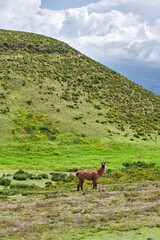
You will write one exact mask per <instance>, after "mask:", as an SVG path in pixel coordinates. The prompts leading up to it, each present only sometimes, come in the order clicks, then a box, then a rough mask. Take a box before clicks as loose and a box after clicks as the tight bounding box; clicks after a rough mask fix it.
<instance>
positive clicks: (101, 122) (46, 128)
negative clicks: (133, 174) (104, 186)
mask: <svg viewBox="0 0 160 240" xmlns="http://www.w3.org/2000/svg"><path fill="white" fill-rule="evenodd" d="M0 132H1V149H0V152H1V160H2V165H3V164H5V165H10V164H11V162H12V164H11V165H13V159H14V162H16V159H19V160H18V161H19V162H20V163H19V165H20V164H22V162H23V163H24V159H23V158H24V156H25V154H27V155H28V154H29V153H30V154H31V158H33V156H34V153H35V155H36V156H35V158H34V160H35V159H36V158H37V159H38V157H39V155H40V153H43V154H46V155H45V156H47V157H48V156H50V157H51V156H52V155H54V156H56V157H57V156H58V157H60V156H61V157H62V156H63V157H64V158H65V157H66V156H70V155H74V153H75V155H76V156H77V154H78V153H79V152H81V153H82V152H83V154H82V155H85V154H86V152H87V151H89V152H90V159H93V155H94V154H95V152H96V154H97V151H98V154H99V152H100V151H101V149H103V150H104V149H105V153H104V156H106V154H107V153H108V149H109V154H110V151H111V152H114V151H118V152H121V153H124V152H126V153H127V152H128V149H131V152H132V150H133V152H134V150H135V149H137V148H138V147H137V146H136V145H134V144H133V142H134V143H139V142H144V141H145V144H148V143H149V142H151V143H152V145H146V146H145V147H144V148H143V147H142V151H141V150H139V152H142V154H140V155H143V156H146V158H147V159H149V156H150V153H149V152H150V151H149V149H150V150H151V151H152V152H154V154H153V155H154V157H153V155H152V156H151V158H154V159H155V160H156V161H157V155H158V153H157V149H158V146H157V147H156V145H155V146H154V143H155V142H156V143H158V139H159V135H160V96H156V95H155V94H153V93H152V92H150V91H147V90H145V89H143V88H142V87H141V86H139V85H137V84H135V83H133V82H131V81H130V80H128V79H126V78H125V77H123V76H121V75H120V74H118V73H116V72H115V71H113V70H111V69H109V68H107V67H106V66H104V65H102V64H100V63H98V62H96V61H94V60H92V59H90V58H88V57H86V56H84V55H83V54H81V53H80V52H78V51H76V50H75V49H73V48H71V47H70V46H68V45H67V44H65V43H62V42H60V41H58V40H55V39H52V38H48V37H45V36H41V35H37V34H33V33H25V32H15V31H6V30H0ZM95 138H96V139H99V140H96V141H97V142H96V141H93V140H92V139H95ZM102 140H103V141H108V142H109V141H110V140H112V144H111V143H110V145H107V147H106V145H105V144H103V141H102ZM98 141H99V142H98ZM101 141H102V142H101ZM124 141H125V142H130V143H128V145H125V147H124V146H123V144H122V145H121V142H124ZM115 142H116V143H115ZM35 143H36V146H35ZM82 145H83V147H81V146H82ZM68 146H70V147H69V149H70V150H66V148H67V149H68ZM86 146H87V147H86ZM95 146H96V147H95ZM115 146H116V147H115ZM148 146H149V147H148ZM153 146H154V147H153ZM119 147H120V149H123V150H122V151H121V150H120V151H119V150H118V149H119ZM22 149H23V154H22ZM85 149H87V150H85ZM88 149H89V150H88ZM144 149H145V150H144ZM143 150H144V151H143ZM66 151H70V153H69V154H68V155H67V153H66ZM146 152H147V154H146ZM22 155H23V157H22ZM41 156H42V155H41ZM128 156H130V154H129V155H128V154H127V155H126V158H128ZM131 157H133V155H131ZM120 158H123V157H122V156H121V157H120ZM142 158H143V157H142ZM65 159H66V158H65ZM22 160H23V161H22ZM7 161H8V164H7ZM46 162H48V160H47V159H46ZM27 164H28V163H27V162H26V165H27ZM70 164H71V165H72V163H70ZM35 165H36V164H35ZM73 165H74V162H73ZM16 166H17V164H16Z"/></svg>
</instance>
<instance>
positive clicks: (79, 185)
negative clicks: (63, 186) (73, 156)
mask: <svg viewBox="0 0 160 240" xmlns="http://www.w3.org/2000/svg"><path fill="white" fill-rule="evenodd" d="M80 187H81V182H80V180H78V185H77V191H79V188H80Z"/></svg>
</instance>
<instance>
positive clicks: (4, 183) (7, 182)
mask: <svg viewBox="0 0 160 240" xmlns="http://www.w3.org/2000/svg"><path fill="white" fill-rule="evenodd" d="M10 184H11V180H10V179H9V178H0V185H2V186H5V187H7V186H9V185H10Z"/></svg>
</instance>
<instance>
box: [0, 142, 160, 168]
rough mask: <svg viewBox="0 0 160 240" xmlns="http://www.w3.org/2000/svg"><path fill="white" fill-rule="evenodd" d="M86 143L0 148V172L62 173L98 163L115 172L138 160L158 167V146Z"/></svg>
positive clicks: (15, 145) (159, 154)
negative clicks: (101, 162) (12, 170)
mask: <svg viewBox="0 0 160 240" xmlns="http://www.w3.org/2000/svg"><path fill="white" fill-rule="evenodd" d="M87 141H88V142H87V143H81V144H73V143H69V144H66V143H61V142H60V143H59V142H54V143H53V142H50V143H49V142H48V143H47V144H46V142H41V143H40V142H39V143H12V144H1V148H0V168H1V169H3V168H13V169H17V168H25V169H37V170H38V169H44V170H59V171H63V170H67V169H69V168H72V167H78V168H84V167H85V168H92V167H94V168H99V165H100V161H107V168H117V169H119V168H122V163H123V162H128V161H129V162H133V161H139V160H140V161H145V162H147V163H151V162H154V163H156V164H157V165H160V161H159V157H160V152H159V151H160V150H159V149H160V148H159V144H157V145H155V144H153V143H143V144H142V143H141V144H139V143H130V142H128V143H122V142H121V143H120V142H115V141H99V140H93V139H92V140H87Z"/></svg>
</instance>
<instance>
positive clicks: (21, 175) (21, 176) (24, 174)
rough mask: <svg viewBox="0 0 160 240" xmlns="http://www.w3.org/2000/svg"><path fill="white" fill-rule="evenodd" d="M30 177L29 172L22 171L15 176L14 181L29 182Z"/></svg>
mask: <svg viewBox="0 0 160 240" xmlns="http://www.w3.org/2000/svg"><path fill="white" fill-rule="evenodd" d="M29 177H30V174H29V173H28V172H25V171H23V170H22V169H20V170H18V171H17V172H15V174H14V175H13V179H15V180H18V181H22V180H27V179H28V178H29Z"/></svg>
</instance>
